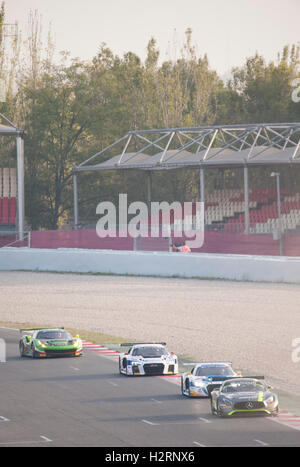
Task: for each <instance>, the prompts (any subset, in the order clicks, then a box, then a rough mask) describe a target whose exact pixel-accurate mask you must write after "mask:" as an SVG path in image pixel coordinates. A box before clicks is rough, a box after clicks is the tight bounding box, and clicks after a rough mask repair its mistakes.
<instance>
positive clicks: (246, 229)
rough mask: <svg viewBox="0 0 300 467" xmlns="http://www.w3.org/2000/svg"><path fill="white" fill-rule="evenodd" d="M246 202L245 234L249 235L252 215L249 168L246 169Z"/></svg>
mask: <svg viewBox="0 0 300 467" xmlns="http://www.w3.org/2000/svg"><path fill="white" fill-rule="evenodd" d="M244 200H245V234H246V235H248V234H249V227H250V215H249V173H248V166H247V165H246V166H245V167H244Z"/></svg>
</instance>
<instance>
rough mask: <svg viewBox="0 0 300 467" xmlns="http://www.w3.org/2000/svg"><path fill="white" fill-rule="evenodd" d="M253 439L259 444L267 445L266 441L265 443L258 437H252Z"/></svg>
mask: <svg viewBox="0 0 300 467" xmlns="http://www.w3.org/2000/svg"><path fill="white" fill-rule="evenodd" d="M253 441H255V442H256V443H258V444H260V445H261V446H269V445H268V443H265V442H264V441H261V440H260V439H254V440H253Z"/></svg>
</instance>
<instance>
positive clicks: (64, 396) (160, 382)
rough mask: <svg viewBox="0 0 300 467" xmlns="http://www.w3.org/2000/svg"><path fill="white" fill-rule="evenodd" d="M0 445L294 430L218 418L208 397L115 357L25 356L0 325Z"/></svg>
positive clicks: (298, 434)
mask: <svg viewBox="0 0 300 467" xmlns="http://www.w3.org/2000/svg"><path fill="white" fill-rule="evenodd" d="M0 338H2V339H4V340H5V342H6V347H7V362H6V363H0V365H1V381H0V388H1V404H0V447H28V446H32V447H34V446H38V447H50V446H69V447H79V446H104V447H127V448H131V447H153V446H156V447H159V446H163V447H166V446H167V447H179V446H180V447H190V448H200V447H205V446H253V447H259V446H298V445H299V441H300V431H299V428H298V429H294V428H292V427H289V426H285V425H282V424H281V423H279V422H278V421H277V420H276V419H271V418H261V417H253V418H238V419H230V420H225V419H220V418H217V417H214V416H212V415H211V414H210V405H209V401H208V400H192V399H186V398H184V397H182V396H181V394H180V387H179V386H178V384H173V383H171V382H169V381H168V379H167V378H164V377H137V378H130V377H126V376H123V375H119V373H118V362H117V360H116V359H112V358H108V357H103V356H102V355H101V354H98V353H97V352H93V351H90V350H86V351H85V354H84V356H83V357H80V358H64V359H47V360H33V359H31V358H23V359H21V358H20V357H19V355H18V339H19V333H18V331H16V330H7V329H0Z"/></svg>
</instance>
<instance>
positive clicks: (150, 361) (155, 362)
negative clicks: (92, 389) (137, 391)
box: [119, 342, 178, 376]
mask: <svg viewBox="0 0 300 467" xmlns="http://www.w3.org/2000/svg"><path fill="white" fill-rule="evenodd" d="M121 346H123V347H125V346H128V347H130V348H129V350H128V352H125V353H120V356H119V371H120V373H121V374H124V375H128V376H137V375H176V374H177V373H178V358H177V356H176V355H175V354H174V353H173V352H168V351H167V350H166V348H165V346H166V343H165V342H158V343H155V342H153V343H133V344H121Z"/></svg>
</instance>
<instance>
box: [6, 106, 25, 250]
mask: <svg viewBox="0 0 300 467" xmlns="http://www.w3.org/2000/svg"><path fill="white" fill-rule="evenodd" d="M0 119H1V120H4V121H5V125H3V124H0V136H14V137H16V153H17V169H16V168H15V167H13V168H11V167H9V168H7V167H0V235H1V238H0V241H1V243H2V244H3V242H4V236H5V233H9V232H11V231H13V232H15V233H16V234H17V236H18V239H19V240H22V239H23V236H24V222H25V209H24V131H23V130H21V129H20V128H17V127H16V126H15V125H14V124H13V123H12V122H11V121H10V120H8V118H6V117H5V116H4V115H2V114H1V113H0Z"/></svg>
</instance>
